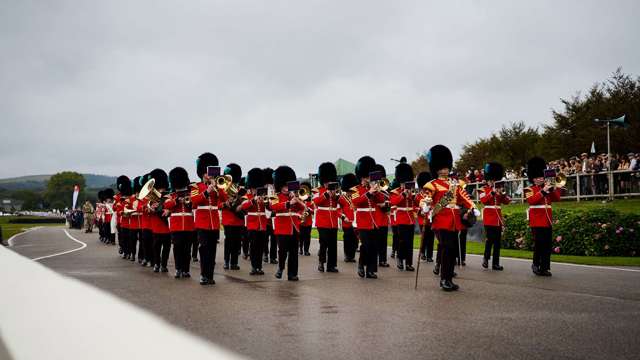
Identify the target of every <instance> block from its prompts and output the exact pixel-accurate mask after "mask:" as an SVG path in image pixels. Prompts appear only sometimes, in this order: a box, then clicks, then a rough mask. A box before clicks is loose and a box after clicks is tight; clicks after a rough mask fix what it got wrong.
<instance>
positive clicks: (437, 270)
mask: <svg viewBox="0 0 640 360" xmlns="http://www.w3.org/2000/svg"><path fill="white" fill-rule="evenodd" d="M433 274H434V275H440V264H438V263H436V266H434V267H433Z"/></svg>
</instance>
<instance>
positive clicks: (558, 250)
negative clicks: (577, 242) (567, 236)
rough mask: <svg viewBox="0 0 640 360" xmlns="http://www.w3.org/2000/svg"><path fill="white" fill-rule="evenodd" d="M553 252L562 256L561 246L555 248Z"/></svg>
mask: <svg viewBox="0 0 640 360" xmlns="http://www.w3.org/2000/svg"><path fill="white" fill-rule="evenodd" d="M553 252H554V253H556V254H560V247H559V246H556V247H554V248H553Z"/></svg>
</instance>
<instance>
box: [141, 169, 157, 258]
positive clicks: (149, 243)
mask: <svg viewBox="0 0 640 360" xmlns="http://www.w3.org/2000/svg"><path fill="white" fill-rule="evenodd" d="M149 179H150V175H149V174H145V175H143V176H141V177H140V179H139V183H140V187H141V188H142V186H144V184H146V183H147V181H149ZM138 197H139V196H138ZM139 200H140V205H141V206H140V210H139V212H140V229H141V232H142V233H141V240H142V241H141V242H142V245H143V249H144V251H143V252H144V254H143V260H144V261H143V263H142V266H155V263H154V258H153V229H152V227H151V213H150V212H149V206H148V205H149V201H148V200H147V199H139Z"/></svg>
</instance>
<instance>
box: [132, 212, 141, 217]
mask: <svg viewBox="0 0 640 360" xmlns="http://www.w3.org/2000/svg"><path fill="white" fill-rule="evenodd" d="M137 215H142V213H139V212H132V213H131V214H129V216H137Z"/></svg>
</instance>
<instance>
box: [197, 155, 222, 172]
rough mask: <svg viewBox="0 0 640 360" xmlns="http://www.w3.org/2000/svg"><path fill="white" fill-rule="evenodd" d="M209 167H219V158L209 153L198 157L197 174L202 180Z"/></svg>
mask: <svg viewBox="0 0 640 360" xmlns="http://www.w3.org/2000/svg"><path fill="white" fill-rule="evenodd" d="M207 166H218V158H217V157H216V156H215V155H213V154H212V153H208V152H206V153H204V154H202V155H200V156H198V158H197V159H196V172H197V173H198V177H199V178H200V179H202V177H203V176H204V174H206V173H207Z"/></svg>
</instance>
